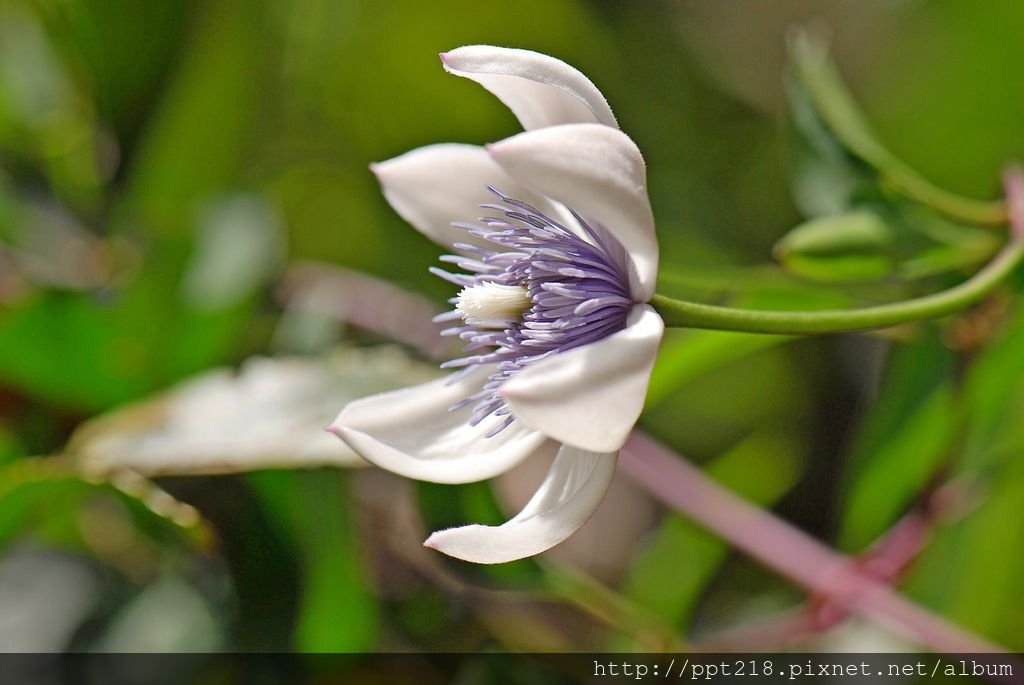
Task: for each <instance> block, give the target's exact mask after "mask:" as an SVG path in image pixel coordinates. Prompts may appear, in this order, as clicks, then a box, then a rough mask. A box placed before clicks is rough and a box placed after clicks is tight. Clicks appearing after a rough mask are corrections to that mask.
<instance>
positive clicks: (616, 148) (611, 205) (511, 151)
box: [487, 124, 658, 302]
mask: <svg viewBox="0 0 1024 685" xmlns="http://www.w3.org/2000/svg"><path fill="white" fill-rule="evenodd" d="M487 151H488V152H490V154H491V156H492V157H493V158H494V160H495V161H496V162H497V163H498V164H499V165H501V167H502V168H503V169H504V170H505V171H506V172H508V174H509V176H511V177H512V178H513V179H514V180H516V181H518V182H519V183H520V184H521V185H523V186H525V187H527V188H530V189H532V190H534V191H535V192H537V193H542V194H545V195H547V196H548V197H550V198H552V199H553V200H556V201H558V202H560V203H563V204H565V205H567V206H569V207H573V208H576V209H577V210H578V211H580V212H581V213H582V214H583V215H584V218H586V219H593V220H595V221H596V222H597V223H599V224H600V225H601V226H602V227H603V228H604V229H605V230H606V231H608V232H609V233H610V234H611V235H612V236H614V237H615V238H616V240H618V241H619V243H621V244H622V246H623V247H624V248H625V251H626V254H627V255H628V256H629V259H630V260H631V264H632V269H631V273H630V284H631V288H632V295H633V298H634V299H635V300H636V301H638V302H646V301H647V300H649V299H651V296H652V295H653V294H654V285H655V280H656V279H657V275H658V240H657V237H656V236H655V233H654V215H653V213H652V212H651V205H650V201H649V200H648V199H647V172H646V168H645V165H644V159H643V156H642V155H641V154H640V150H639V149H638V148H637V146H636V144H635V143H634V142H633V141H632V140H631V139H630V138H629V136H627V135H626V134H625V133H622V132H621V131H619V130H617V129H612V128H608V127H607V126H600V125H597V124H566V125H564V126H553V127H550V128H544V129H539V130H536V131H528V132H526V133H520V134H519V135H517V136H512V137H511V138H506V139H505V140H502V141H500V142H498V143H494V144H493V145H489V146H487Z"/></svg>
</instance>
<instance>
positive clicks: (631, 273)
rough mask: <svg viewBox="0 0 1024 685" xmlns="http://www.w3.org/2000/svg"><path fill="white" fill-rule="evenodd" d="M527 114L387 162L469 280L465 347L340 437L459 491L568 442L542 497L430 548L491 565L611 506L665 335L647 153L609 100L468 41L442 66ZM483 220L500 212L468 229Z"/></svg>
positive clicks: (404, 208) (544, 66)
mask: <svg viewBox="0 0 1024 685" xmlns="http://www.w3.org/2000/svg"><path fill="white" fill-rule="evenodd" d="M441 59H442V62H443V63H444V68H445V69H446V70H447V71H448V72H450V73H452V74H455V75H457V76H463V77H465V78H468V79H471V80H473V81H476V82H477V83H479V84H481V85H482V86H484V87H485V88H486V89H487V90H489V91H491V92H492V93H493V94H495V95H496V96H497V97H498V98H499V99H500V100H501V101H502V102H504V103H505V104H506V105H507V106H508V107H509V108H511V109H512V111H513V112H514V113H515V115H516V116H517V117H518V118H519V121H520V122H521V123H522V125H523V128H525V129H526V132H525V133H521V134H519V135H516V136H513V137H511V138H506V139H505V140H502V141H500V142H498V143H495V144H493V145H488V146H486V147H477V146H474V145H461V144H455V143H446V144H439V145H430V146H427V147H423V148H419V149H416V150H413V151H411V152H408V153H406V154H404V155H402V156H400V157H397V158H395V159H392V160H389V161H387V162H383V163H380V164H376V165H374V166H373V171H374V172H375V173H376V175H377V177H378V179H379V180H380V183H381V185H382V187H383V191H384V195H385V197H386V198H387V199H388V201H389V202H390V203H391V205H392V207H394V208H395V210H396V211H397V212H398V213H399V214H400V215H401V216H402V217H403V218H405V219H406V220H407V221H408V222H409V223H411V224H412V225H413V226H414V227H416V229H418V230H419V231H421V232H422V233H423V234H424V235H426V236H428V237H429V238H431V239H432V240H434V241H435V242H437V243H439V244H440V245H443V246H444V247H446V248H448V249H449V250H451V251H452V252H453V255H454V256H450V257H445V258H443V261H448V262H453V263H455V264H456V265H457V266H458V267H459V268H460V269H462V270H463V271H467V272H469V273H455V274H453V273H447V272H444V271H441V270H440V269H437V270H435V273H437V274H438V275H440V276H442V277H444V278H447V279H448V280H450V281H452V282H453V283H455V284H457V285H458V286H461V288H462V290H461V292H460V293H459V295H458V297H456V298H453V299H452V303H453V304H454V305H455V309H454V311H453V312H451V313H450V314H447V315H444V316H443V317H441V318H443V319H444V320H448V321H452V322H453V323H454V324H455V325H454V326H453V327H452V328H450V329H449V330H448V331H447V333H448V334H450V335H458V336H459V337H460V338H462V339H463V340H465V341H466V342H467V346H466V353H467V356H465V357H463V358H461V359H457V360H454V361H452V362H449V363H447V364H446V365H445V366H448V367H463V368H462V370H461V371H459V372H457V373H455V374H453V375H452V376H449V377H448V378H447V379H441V380H438V381H434V382H430V383H426V384H424V385H419V386H415V387H411V388H406V389H404V390H399V391H396V392H389V393H384V394H381V395H376V396H373V397H369V398H365V399H362V400H357V401H355V402H352V403H351V404H349V405H348V406H346V407H345V408H344V410H343V411H342V412H341V414H340V415H339V416H338V418H337V419H336V420H335V421H334V423H333V424H332V425H331V427H330V430H331V431H333V432H334V433H336V434H337V435H338V436H340V437H341V438H342V439H343V440H344V441H345V442H346V443H348V445H349V446H350V447H352V449H354V450H355V451H356V452H358V453H359V454H361V455H362V456H363V457H365V458H366V459H367V460H369V461H371V462H373V463H375V464H377V465H378V466H380V467H382V468H385V469H388V470H390V471H393V472H395V473H399V474H402V475H404V476H407V477H410V478H416V479H421V480H427V481H433V482H438V483H465V482H471V481H476V480H482V479H486V478H491V477H493V476H495V475H497V474H500V473H502V472H503V471H505V470H507V469H509V468H511V467H512V466H514V465H516V464H518V463H519V462H520V461H522V460H523V459H525V458H526V457H527V456H529V455H530V454H531V453H533V452H534V451H535V450H537V449H538V448H540V447H541V446H542V445H543V444H544V443H545V442H546V441H548V440H555V441H557V442H559V443H561V447H560V449H559V450H558V454H557V456H556V457H555V460H554V462H553V463H552V465H551V468H550V471H549V473H548V476H547V478H546V479H545V481H544V482H543V484H541V486H540V488H539V489H538V490H537V493H536V494H535V495H534V497H533V499H531V500H530V502H529V503H528V504H527V505H526V507H525V508H524V509H523V510H522V511H521V512H520V513H519V514H518V515H517V516H515V517H514V518H513V519H511V520H510V521H508V522H507V523H505V524H503V525H501V526H482V525H470V526H463V527H460V528H452V529H448V530H443V531H439V532H437V533H434V534H433V535H432V536H430V538H429V539H428V540H427V541H426V543H425V544H426V545H427V546H429V547H433V548H436V549H438V550H440V551H442V552H444V553H446V554H449V555H452V556H455V557H459V558H461V559H466V560H469V561H474V562H479V563H498V562H505V561H511V560H514V559H519V558H522V557H527V556H532V555H534V554H539V553H540V552H543V551H544V550H546V549H549V548H550V547H553V546H554V545H556V544H558V543H559V542H561V541H562V540H564V539H566V538H567V537H568V536H570V535H571V534H572V533H573V532H574V531H575V530H576V529H577V528H579V527H580V526H581V525H583V523H585V522H586V520H587V519H588V518H589V517H590V515H591V514H592V513H593V511H594V509H595V508H596V507H597V505H598V504H599V503H600V501H601V499H602V498H603V497H604V493H605V491H606V490H607V488H608V484H609V482H610V481H611V478H612V474H613V471H614V468H615V460H616V457H617V453H618V450H619V448H620V447H621V446H622V444H623V443H624V442H625V440H626V438H627V437H628V435H629V433H630V431H631V430H632V428H633V425H634V423H635V422H636V420H637V418H638V417H639V415H640V412H641V409H642V408H643V403H644V395H645V393H646V390H647V384H648V380H649V378H650V373H651V367H652V365H653V363H654V357H655V354H656V353H657V349H658V345H659V343H660V341H661V336H662V332H663V330H664V324H663V323H662V321H661V318H660V317H659V316H658V315H657V314H656V313H655V312H654V310H653V309H652V308H651V307H650V306H649V305H647V304H646V302H647V301H648V300H649V299H650V298H651V295H652V294H653V292H654V282H655V277H656V274H657V262H658V245H657V241H656V238H655V235H654V219H653V216H652V213H651V207H650V203H649V201H648V199H647V189H646V176H645V168H644V161H643V157H642V156H641V154H640V151H639V150H638V149H637V147H636V145H635V144H634V143H633V141H632V140H630V138H629V137H628V136H626V135H625V134H624V133H622V132H621V131H619V130H618V127H617V125H616V122H615V118H614V116H613V115H612V113H611V110H610V109H609V107H608V104H607V102H606V101H605V99H604V97H603V96H602V95H601V93H600V91H598V89H597V88H596V87H595V86H594V84H593V83H591V82H590V81H589V80H588V79H587V78H586V77H585V76H584V75H583V74H582V73H580V72H579V71H577V70H576V69H574V68H573V67H571V66H569V65H567V64H565V63H564V62H562V61H560V60H558V59H555V58H553V57H549V56H547V55H542V54H539V53H536V52H530V51H527V50H514V49H506V48H497V47H491V46H482V45H479V46H468V47H462V48H458V49H456V50H453V51H451V52H448V53H444V54H442V55H441ZM481 207H484V210H483V211H486V212H488V215H486V216H484V217H483V218H480V219H479V220H477V221H476V222H475V223H467V222H468V221H473V220H474V219H475V218H476V217H478V216H480V214H481V211H482V210H481Z"/></svg>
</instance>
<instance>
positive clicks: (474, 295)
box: [455, 283, 533, 326]
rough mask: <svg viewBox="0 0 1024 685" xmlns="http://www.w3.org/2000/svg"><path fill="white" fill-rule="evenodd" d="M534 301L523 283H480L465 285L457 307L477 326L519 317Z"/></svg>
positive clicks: (457, 300)
mask: <svg viewBox="0 0 1024 685" xmlns="http://www.w3.org/2000/svg"><path fill="white" fill-rule="evenodd" d="M532 304H533V302H532V301H531V300H530V296H529V295H528V294H527V292H526V288H525V287H523V286H521V285H501V284H499V283H478V284H476V285H471V286H468V287H465V288H463V289H462V291H461V292H460V293H459V295H458V297H457V298H456V303H455V309H456V310H457V311H458V312H459V313H460V314H462V319H463V320H464V321H465V322H466V323H468V324H472V325H474V326H504V325H505V324H507V323H509V322H511V321H517V320H519V318H520V317H522V315H523V312H525V311H526V310H527V309H529V308H530V306H531V305H532Z"/></svg>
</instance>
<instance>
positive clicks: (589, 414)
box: [499, 304, 665, 452]
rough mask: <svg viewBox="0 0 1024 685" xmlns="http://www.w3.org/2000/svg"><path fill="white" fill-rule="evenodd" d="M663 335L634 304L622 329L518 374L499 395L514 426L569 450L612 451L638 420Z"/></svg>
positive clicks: (654, 317) (654, 319)
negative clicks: (550, 438)
mask: <svg viewBox="0 0 1024 685" xmlns="http://www.w3.org/2000/svg"><path fill="white" fill-rule="evenodd" d="M664 330H665V324H664V323H663V322H662V320H661V317H660V316H658V314H657V313H656V312H655V311H654V309H652V308H651V307H650V306H649V305H643V304H638V305H634V306H633V309H632V311H631V312H630V315H629V319H628V321H627V324H626V328H625V329H624V330H621V331H619V332H618V333H614V334H612V335H610V336H608V337H607V338H604V339H602V340H599V341H598V342H595V343H592V344H590V345H585V346H583V347H578V348H575V349H572V350H569V351H567V352H562V353H560V354H556V355H553V356H551V357H550V358H548V359H543V360H541V361H539V362H537V363H535V364H533V365H531V366H529V367H527V368H525V369H523V370H522V371H521V372H519V373H518V374H516V375H515V376H513V377H512V378H510V379H509V380H508V381H506V382H505V383H504V384H503V385H502V386H501V389H500V390H499V393H500V394H501V396H502V397H504V398H505V401H506V402H507V403H508V406H509V407H510V408H511V409H512V413H513V415H514V416H515V417H516V423H517V424H524V425H526V426H528V427H530V428H533V429H534V430H537V431H540V432H542V433H544V434H545V435H548V436H550V437H552V438H554V439H555V440H558V441H560V442H563V443H566V444H568V445H573V446H574V447H578V448H581V449H585V450H590V451H593V452H615V451H617V450H618V449H619V448H620V447H621V446H622V444H623V443H624V442H625V441H626V438H627V437H629V432H630V431H631V430H632V429H633V424H635V423H636V420H637V419H638V418H639V417H640V412H641V410H642V409H643V405H644V397H645V395H646V393H647V384H648V382H649V381H650V376H651V368H652V367H653V366H654V359H655V357H656V356H657V353H658V345H659V344H660V342H661V336H662V334H663V333H664ZM513 425H515V424H513Z"/></svg>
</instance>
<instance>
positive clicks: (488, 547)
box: [423, 445, 617, 564]
mask: <svg viewBox="0 0 1024 685" xmlns="http://www.w3.org/2000/svg"><path fill="white" fill-rule="evenodd" d="M616 458H617V454H615V453H610V454H601V453H596V452H588V451H585V450H580V449H577V448H575V447H570V446H568V445H563V446H562V448H561V449H560V450H559V451H558V455H557V456H556V457H555V460H554V462H552V464H551V468H550V470H549V471H548V475H547V477H546V478H545V479H544V482H543V483H542V484H541V486H540V488H538V490H537V492H536V493H535V494H534V496H533V498H532V499H530V501H529V502H528V503H527V504H526V506H525V507H524V508H523V510H522V511H521V512H519V514H517V515H516V516H515V518H513V519H511V520H509V521H508V522H507V523H504V524H502V525H500V526H482V525H470V526H462V527H460V528H449V529H448V530H442V531H438V532H436V533H434V534H433V535H431V536H430V537H429V538H427V541H426V542H425V543H423V544H424V545H426V546H427V547H432V548H434V549H436V550H439V551H441V552H444V553H445V554H448V555H449V556H453V557H457V558H459V559H464V560H466V561H472V562H475V563H478V564H500V563H504V562H507V561H514V560H516V559H522V558H524V557H529V556H533V555H535V554H540V553H541V552H544V551H546V550H548V549H551V548H552V547H554V546H555V545H557V544H558V543H560V542H562V541H563V540H565V539H566V538H568V537H569V536H570V535H572V534H573V533H574V532H576V530H578V529H579V527H580V526H582V525H583V524H584V523H586V522H587V520H588V519H589V518H590V516H591V514H593V513H594V510H595V509H597V506H598V505H599V504H600V503H601V500H602V499H603V498H604V495H605V492H607V490H608V485H609V484H610V483H611V480H612V476H613V475H614V473H615V461H616Z"/></svg>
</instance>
